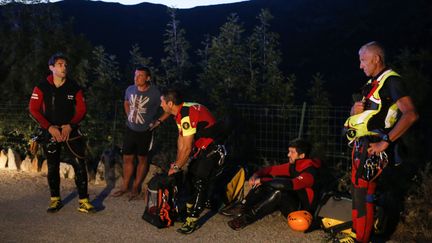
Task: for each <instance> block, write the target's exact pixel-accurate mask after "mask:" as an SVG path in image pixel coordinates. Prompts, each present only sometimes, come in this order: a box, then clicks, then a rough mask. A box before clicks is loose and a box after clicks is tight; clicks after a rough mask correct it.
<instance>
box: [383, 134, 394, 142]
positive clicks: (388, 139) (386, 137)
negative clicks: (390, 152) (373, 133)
mask: <svg viewBox="0 0 432 243" xmlns="http://www.w3.org/2000/svg"><path fill="white" fill-rule="evenodd" d="M381 140H382V141H384V142H387V143H389V144H390V143H391V142H392V141H391V140H390V137H389V135H388V134H384V135H383V136H382V137H381Z"/></svg>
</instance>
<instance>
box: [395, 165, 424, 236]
mask: <svg viewBox="0 0 432 243" xmlns="http://www.w3.org/2000/svg"><path fill="white" fill-rule="evenodd" d="M403 219H404V220H403V222H402V223H401V224H400V225H399V226H398V228H397V230H396V232H395V234H394V235H393V236H392V239H393V240H396V241H399V242H431V241H432V170H431V163H430V162H429V163H427V164H426V166H425V167H424V168H423V170H421V171H420V183H413V185H412V192H411V193H410V194H409V195H408V197H407V198H406V200H405V210H404V214H403Z"/></svg>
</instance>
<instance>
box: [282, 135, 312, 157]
mask: <svg viewBox="0 0 432 243" xmlns="http://www.w3.org/2000/svg"><path fill="white" fill-rule="evenodd" d="M288 147H290V148H295V149H296V150H297V153H298V154H305V157H306V158H307V157H309V155H310V153H311V150H312V145H311V144H310V143H309V142H308V141H306V140H304V139H301V138H297V139H294V140H292V141H291V142H290V144H289V145H288Z"/></svg>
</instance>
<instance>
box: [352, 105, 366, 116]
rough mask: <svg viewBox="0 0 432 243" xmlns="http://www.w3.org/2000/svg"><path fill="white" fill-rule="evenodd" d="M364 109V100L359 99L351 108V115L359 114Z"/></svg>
mask: <svg viewBox="0 0 432 243" xmlns="http://www.w3.org/2000/svg"><path fill="white" fill-rule="evenodd" d="M363 111H364V104H363V102H362V101H357V102H355V103H354V105H353V106H352V108H351V115H352V116H353V115H357V114H360V113H362V112H363Z"/></svg>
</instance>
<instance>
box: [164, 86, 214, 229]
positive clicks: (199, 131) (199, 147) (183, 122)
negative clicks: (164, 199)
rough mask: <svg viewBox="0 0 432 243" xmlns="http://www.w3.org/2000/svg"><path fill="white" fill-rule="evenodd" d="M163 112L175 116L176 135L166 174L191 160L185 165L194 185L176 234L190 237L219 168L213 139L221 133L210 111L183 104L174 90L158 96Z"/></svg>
mask: <svg viewBox="0 0 432 243" xmlns="http://www.w3.org/2000/svg"><path fill="white" fill-rule="evenodd" d="M161 107H162V109H163V110H164V111H165V112H167V113H170V114H172V115H173V116H174V119H175V121H176V123H177V127H178V131H179V135H178V139H177V157H176V160H175V161H174V162H173V163H172V164H171V167H170V170H169V172H168V174H169V175H172V174H174V173H177V172H179V171H180V170H182V169H183V168H184V167H185V165H186V163H187V162H188V160H189V157H192V160H191V161H190V163H189V166H188V173H189V175H191V177H192V178H191V180H192V184H193V188H192V197H191V199H190V200H189V201H188V203H187V204H186V206H187V211H188V212H187V218H186V221H185V223H184V224H183V226H182V227H181V228H179V229H178V230H177V231H178V232H179V233H182V234H190V233H192V232H193V231H195V230H196V229H197V228H198V224H197V220H198V218H199V216H200V214H201V212H202V211H203V206H204V202H205V201H206V200H207V190H208V187H209V179H210V178H211V176H212V175H213V173H214V171H215V170H216V169H217V168H219V164H220V163H219V162H220V160H221V157H222V156H221V154H220V153H218V152H215V151H218V149H219V148H220V146H219V145H218V144H217V142H216V140H217V138H218V136H219V135H220V134H221V132H222V131H221V130H220V129H219V126H218V125H217V124H218V123H216V119H215V118H214V116H213V115H212V114H211V113H210V111H209V110H208V109H207V108H206V107H205V106H203V105H200V104H198V103H190V102H184V101H183V99H182V97H181V96H180V93H179V92H178V91H176V90H166V91H164V92H162V96H161Z"/></svg>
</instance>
